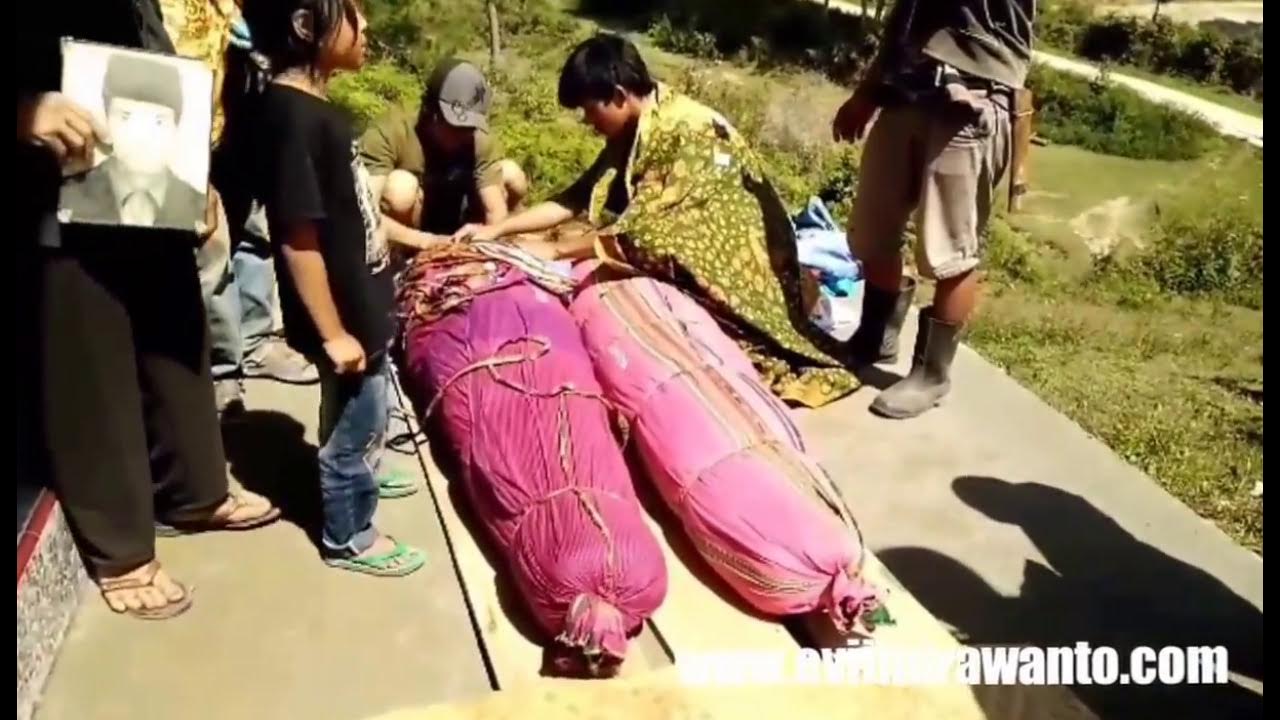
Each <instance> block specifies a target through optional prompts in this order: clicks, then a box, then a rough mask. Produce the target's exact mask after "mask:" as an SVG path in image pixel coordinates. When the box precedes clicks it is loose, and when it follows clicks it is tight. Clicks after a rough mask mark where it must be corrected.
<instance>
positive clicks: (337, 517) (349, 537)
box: [316, 362, 390, 557]
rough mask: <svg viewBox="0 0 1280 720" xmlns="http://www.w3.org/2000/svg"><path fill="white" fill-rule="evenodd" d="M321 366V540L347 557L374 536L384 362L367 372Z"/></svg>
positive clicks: (386, 385) (366, 545) (385, 396)
mask: <svg viewBox="0 0 1280 720" xmlns="http://www.w3.org/2000/svg"><path fill="white" fill-rule="evenodd" d="M316 365H317V367H319V368H321V370H320V444H321V447H320V452H319V454H318V459H319V464H320V496H321V499H322V501H323V504H324V532H323V534H322V535H321V541H322V542H323V544H324V552H325V554H326V555H329V556H336V557H350V556H353V555H358V554H359V553H362V552H364V551H365V550H368V549H369V547H370V546H371V545H373V542H374V540H376V539H377V538H378V532H377V531H376V530H375V529H374V527H373V513H374V510H376V509H377V507H378V482H377V480H376V479H375V477H374V473H375V472H376V471H377V467H378V461H379V456H380V455H381V453H382V445H383V441H384V439H385V435H386V432H387V407H388V393H389V386H390V381H389V375H388V369H389V366H388V365H387V364H385V363H384V364H383V366H382V369H381V370H379V371H378V372H376V373H373V374H368V375H337V374H335V373H334V372H333V371H332V370H331V369H329V368H328V367H327V363H323V362H319V363H316Z"/></svg>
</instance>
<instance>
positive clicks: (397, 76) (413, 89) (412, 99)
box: [329, 61, 423, 128]
mask: <svg viewBox="0 0 1280 720" xmlns="http://www.w3.org/2000/svg"><path fill="white" fill-rule="evenodd" d="M422 86H423V83H422V80H421V79H420V78H419V77H418V76H416V75H414V74H413V73H411V72H409V71H407V70H403V69H401V68H399V67H397V66H396V65H395V64H393V63H391V62H388V61H378V62H372V63H369V64H368V65H366V66H365V67H364V68H363V69H361V70H360V72H358V73H354V74H344V75H339V76H338V77H336V78H334V80H333V82H332V83H330V85H329V97H330V98H331V99H332V100H333V101H334V102H335V103H337V104H338V105H341V106H342V107H344V108H346V109H347V110H348V111H349V112H350V113H351V114H352V115H353V116H354V117H355V120H356V125H357V127H359V128H363V127H364V126H365V125H366V124H367V123H368V122H369V121H370V120H372V119H373V118H375V117H377V116H378V115H381V114H382V113H383V111H385V110H386V109H387V108H388V107H390V106H391V105H393V104H398V105H400V106H401V107H404V108H408V109H414V110H416V108H417V106H418V102H419V100H420V98H421V96H422Z"/></svg>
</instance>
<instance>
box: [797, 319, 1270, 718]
mask: <svg viewBox="0 0 1280 720" xmlns="http://www.w3.org/2000/svg"><path fill="white" fill-rule="evenodd" d="M904 338H905V339H906V350H904V355H905V354H906V352H907V351H909V348H910V341H911V339H912V338H914V328H913V327H909V328H908V329H907V331H906V333H905V334H904ZM893 370H894V371H895V373H896V374H895V373H890V372H884V371H880V372H875V373H873V374H872V375H871V376H869V377H868V379H869V380H871V381H872V382H873V383H875V384H876V385H881V386H885V385H887V384H888V383H889V382H892V381H893V380H895V379H896V377H897V376H898V374H901V373H904V372H906V370H907V368H906V365H905V363H903V364H900V365H899V366H898V367H896V368H894V369H893ZM953 381H954V388H955V389H954V391H953V392H952V395H951V397H950V398H949V401H948V402H947V403H946V404H945V405H944V406H943V407H941V408H938V409H936V410H934V411H932V412H930V413H927V414H925V415H923V416H921V417H919V418H916V419H914V420H909V421H890V420H884V419H881V418H878V417H876V416H873V415H872V414H871V413H870V412H868V410H867V407H868V405H869V404H870V402H871V400H872V399H873V398H874V397H875V393H876V392H877V390H876V388H875V387H867V388H864V389H862V390H860V391H859V392H858V393H856V394H855V395H854V396H852V397H850V398H848V399H846V400H844V401H842V402H840V403H836V404H834V405H832V406H829V407H826V408H823V409H821V410H818V411H808V412H804V413H803V414H802V416H801V427H802V429H803V430H804V434H805V438H806V440H807V442H808V443H809V449H810V451H811V452H813V453H814V454H815V455H816V456H817V457H818V458H819V460H820V461H821V462H822V463H823V465H824V466H825V467H826V468H827V470H828V472H829V473H830V474H831V475H832V477H833V479H834V480H835V481H836V484H837V485H838V486H839V487H840V488H841V489H842V491H843V492H844V494H845V497H846V500H847V501H848V503H849V505H850V507H851V508H852V510H853V512H854V514H855V516H856V517H857V518H858V519H859V520H860V522H861V523H862V526H863V531H864V534H865V536H866V538H867V540H868V543H869V544H870V546H871V548H872V550H873V551H874V552H876V553H877V554H878V555H879V557H880V558H881V559H882V560H883V561H884V563H885V565H886V566H887V567H888V568H889V569H890V571H892V572H893V573H894V574H895V575H896V576H897V577H898V578H899V579H900V580H901V581H902V583H903V585H904V586H905V587H907V589H909V590H910V591H911V592H912V593H913V594H914V595H915V596H916V597H917V598H918V599H919V600H920V601H921V602H922V603H923V604H924V605H925V607H926V608H927V609H929V610H930V611H931V612H932V613H933V614H934V615H936V616H937V617H938V618H939V619H940V620H941V621H942V622H943V623H945V624H949V625H951V626H952V627H953V628H954V630H955V631H956V632H957V633H958V634H959V636H960V637H961V638H963V639H966V640H968V641H969V642H971V643H993V644H1016V643H1031V644H1037V645H1050V646H1053V645H1067V646H1072V645H1074V644H1075V643H1076V642H1078V641H1088V642H1090V643H1091V644H1094V645H1111V646H1116V647H1118V648H1122V649H1126V648H1132V647H1134V646H1136V645H1152V646H1161V645H1178V646H1191V645H1220V644H1221V645H1226V646H1227V647H1228V649H1229V650H1230V652H1231V659H1232V666H1233V668H1235V669H1236V670H1238V671H1240V672H1241V673H1243V674H1244V675H1247V676H1250V677H1252V678H1255V679H1257V680H1259V681H1260V680H1261V677H1262V576H1263V563H1262V559H1261V558H1259V557H1258V556H1257V555H1255V554H1253V553H1252V552H1249V551H1247V550H1245V549H1244V548H1242V547H1240V546H1238V545H1236V544H1234V543H1233V542H1232V541H1231V540H1230V539H1229V538H1228V537H1227V536H1226V535H1225V534H1224V533H1222V532H1221V531H1220V530H1218V529H1217V528H1216V527H1215V526H1213V525H1212V524H1211V523H1209V522H1207V521H1205V520H1203V519H1201V518H1200V517H1198V516H1197V515H1196V514H1195V513H1194V512H1192V511H1191V510H1190V509H1189V508H1187V507H1186V506H1184V505H1183V504H1181V503H1180V502H1178V501H1177V500H1175V499H1174V498H1173V497H1172V496H1170V495H1169V494H1168V493H1166V492H1165V491H1164V490H1163V489H1161V488H1160V487H1159V486H1157V485H1156V484H1155V482H1154V481H1152V480H1151V479H1150V478H1149V477H1147V476H1146V475H1144V474H1143V473H1142V472H1140V471H1138V470H1137V469H1135V468H1133V467H1132V466H1130V465H1128V464H1126V463H1125V462H1123V461H1122V460H1121V459H1120V458H1119V457H1118V456H1116V454H1115V453H1113V452H1112V451H1111V450H1110V449H1109V448H1107V447H1106V446H1105V445H1103V444H1102V443H1101V442H1099V441H1098V440H1096V439H1095V438H1093V437H1091V436H1090V435H1088V434H1087V433H1085V432H1084V430H1082V429H1081V428H1080V427H1079V426H1078V425H1076V424H1075V423H1073V422H1071V421H1070V420H1068V419H1067V418H1066V417H1064V416H1063V415H1061V414H1059V413H1057V412H1056V411H1054V410H1052V409H1051V408H1049V407H1048V406H1047V405H1045V404H1044V403H1043V402H1042V401H1041V400H1040V399H1039V398H1037V397H1036V396H1035V395H1033V394H1032V393H1031V392H1030V391H1028V390H1026V389H1025V388H1023V387H1022V386H1020V385H1018V384H1017V383H1016V382H1015V381H1013V380H1012V379H1011V378H1009V377H1008V376H1007V375H1006V374H1005V373H1004V372H1002V371H1001V370H999V369H998V368H996V367H994V366H992V365H991V364H989V363H988V362H986V361H985V360H983V359H982V358H981V357H980V356H979V355H978V354H977V353H975V352H973V351H972V350H970V349H968V348H961V351H960V353H959V356H958V357H957V359H956V364H955V369H954V378H953ZM1126 652H1127V651H1126ZM1245 682H1246V683H1247V684H1248V685H1249V686H1250V687H1252V688H1253V690H1254V691H1256V692H1258V693H1260V692H1261V683H1260V682H1258V683H1253V682H1248V681H1245ZM1076 690H1077V694H1078V695H1079V696H1080V698H1081V699H1082V700H1083V701H1084V702H1085V703H1086V704H1088V705H1089V706H1090V707H1091V709H1093V710H1094V711H1095V712H1097V713H1099V715H1101V716H1103V717H1117V718H1131V717H1211V716H1212V717H1233V718H1238V717H1255V716H1259V715H1257V714H1256V713H1260V712H1261V707H1262V702H1261V697H1260V696H1258V695H1254V694H1253V691H1246V690H1243V689H1241V688H1211V689H1203V688H1175V689H1169V690H1167V691H1164V692H1158V691H1153V690H1151V689H1149V688H1137V687H1127V688H1119V687H1117V688H1097V687H1093V688H1090V687H1081V688H1076ZM1191 710H1195V711H1194V712H1192V711H1191ZM1219 710H1221V712H1220V713H1219V712H1218V711H1219Z"/></svg>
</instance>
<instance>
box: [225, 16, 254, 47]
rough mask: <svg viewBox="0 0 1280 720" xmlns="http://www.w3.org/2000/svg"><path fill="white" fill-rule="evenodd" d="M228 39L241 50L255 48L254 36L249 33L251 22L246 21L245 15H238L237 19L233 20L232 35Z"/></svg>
mask: <svg viewBox="0 0 1280 720" xmlns="http://www.w3.org/2000/svg"><path fill="white" fill-rule="evenodd" d="M228 41H229V42H230V43H231V44H232V45H234V46H235V47H238V48H240V49H241V50H252V49H253V36H252V35H250V34H249V24H248V23H246V22H245V21H244V18H243V17H241V16H239V15H236V17H235V19H234V20H232V21H231V37H230V38H228Z"/></svg>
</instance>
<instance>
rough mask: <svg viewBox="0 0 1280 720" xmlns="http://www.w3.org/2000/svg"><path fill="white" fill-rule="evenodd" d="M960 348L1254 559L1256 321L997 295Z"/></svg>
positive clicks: (1187, 307) (1211, 311)
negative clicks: (972, 351) (1001, 372)
mask: <svg viewBox="0 0 1280 720" xmlns="http://www.w3.org/2000/svg"><path fill="white" fill-rule="evenodd" d="M969 342H970V343H971V344H972V345H973V347H974V348H976V349H977V350H978V351H979V352H981V353H982V354H983V356H985V357H986V358H988V359H989V360H991V361H992V362H994V363H996V364H997V365H1000V366H1002V367H1004V368H1005V369H1006V370H1007V371H1008V372H1009V373H1010V374H1011V375H1012V376H1013V377H1014V378H1016V379H1017V380H1018V381H1019V382H1021V383H1023V384H1025V385H1026V386H1028V387H1029V388H1031V389H1032V390H1033V391H1035V392H1036V394H1038V395H1039V396H1040V397H1041V398H1043V399H1044V400H1045V401H1046V402H1048V403H1049V404H1051V405H1053V406H1054V407H1056V408H1057V409H1059V410H1060V411H1062V412H1063V413H1065V414H1066V415H1067V416H1069V417H1071V418H1072V419H1074V420H1075V421H1076V422H1078V423H1080V424H1081V425H1082V426H1083V427H1084V428H1085V429H1086V430H1088V431H1089V432H1091V433H1093V434H1094V435H1096V436H1098V437H1099V438H1100V439H1101V440H1102V441H1103V442H1105V443H1106V444H1107V445H1108V446H1110V447H1111V448H1112V449H1113V450H1115V451H1116V452H1117V453H1119V455H1120V456H1121V457H1123V458H1124V459H1125V460H1126V461H1128V462H1129V463H1131V464H1133V465H1135V466H1137V467H1138V468H1140V469H1142V470H1143V471H1145V472H1146V473H1148V474H1149V475H1151V476H1152V477H1153V478H1155V480H1156V481H1157V482H1159V483H1160V484H1161V485H1162V486H1163V487H1164V488H1165V489H1167V490H1168V491H1169V492H1171V493H1172V494H1173V495H1174V496H1176V497H1177V498H1179V499H1180V500H1182V501H1183V502H1185V503H1187V504H1188V505H1189V506H1190V507H1191V508H1192V509H1194V510H1195V511H1196V512H1197V513H1198V514H1200V515H1201V516H1202V517H1205V518H1207V519H1209V520H1212V521H1214V522H1215V523H1217V524H1218V526H1219V527H1221V528H1222V529H1223V530H1225V531H1226V532H1227V533H1228V534H1230V535H1231V536H1232V537H1233V538H1234V539H1235V540H1236V541H1237V542H1240V543H1241V544H1243V545H1245V546H1246V547H1249V548H1251V549H1254V550H1257V551H1259V552H1261V551H1262V500H1261V499H1260V498H1253V497H1252V496H1251V494H1250V491H1251V490H1252V489H1253V487H1254V484H1255V483H1256V482H1258V481H1260V480H1262V313H1261V312H1258V311H1253V310H1245V309H1243V308H1235V307H1230V306H1217V305H1213V304H1211V303H1201V302H1185V301H1181V302H1168V303H1166V302H1160V303H1156V304H1153V305H1151V306H1148V307H1143V308H1135V309H1122V308H1118V307H1116V306H1115V305H1114V304H1112V303H1109V302H1106V298H1090V297H1088V296H1087V294H1082V295H1073V294H1072V293H1051V294H1046V293H1042V292H1038V291H1034V290H1032V291H1026V290H1020V289H1006V290H1004V291H1003V292H1000V293H999V294H996V295H994V296H993V297H989V298H988V299H987V302H986V303H985V305H984V307H983V309H982V311H981V315H980V317H979V319H978V320H977V322H975V324H974V326H973V330H972V333H971V335H970V338H969Z"/></svg>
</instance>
